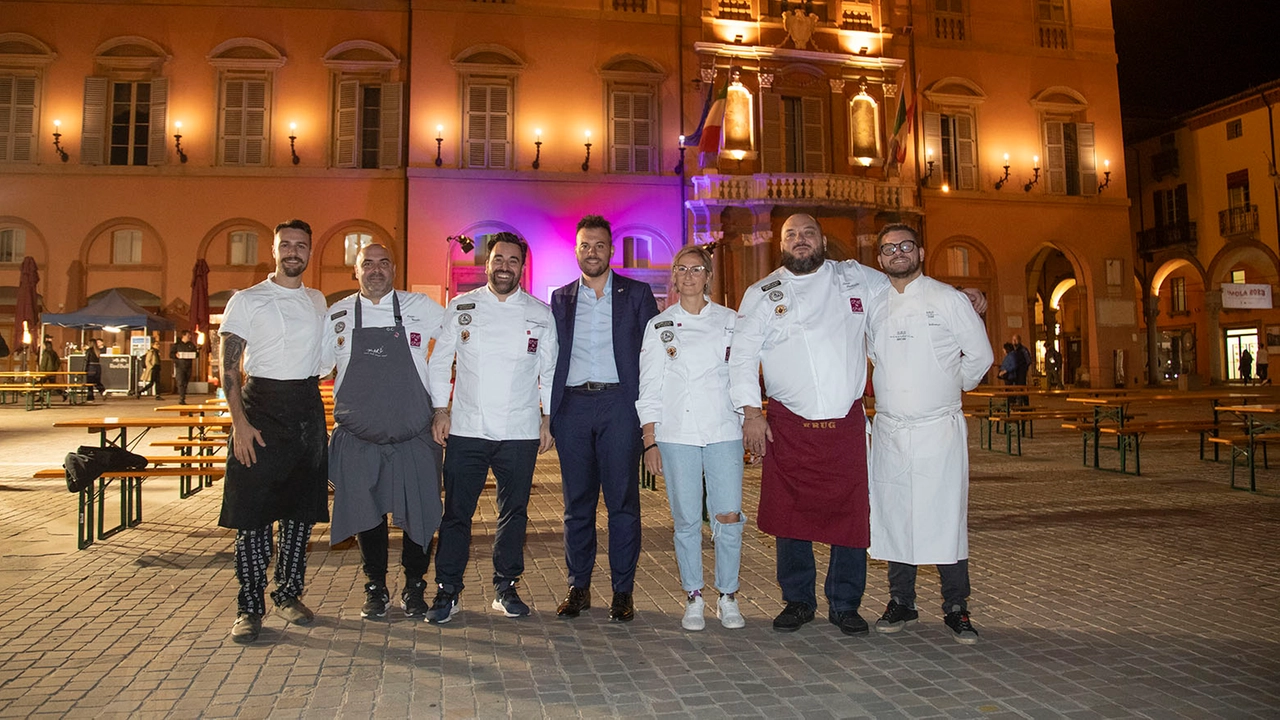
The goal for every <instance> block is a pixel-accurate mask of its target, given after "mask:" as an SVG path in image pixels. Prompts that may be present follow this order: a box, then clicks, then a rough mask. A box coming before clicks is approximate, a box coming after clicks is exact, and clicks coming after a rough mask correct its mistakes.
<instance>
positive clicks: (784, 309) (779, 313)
mask: <svg viewBox="0 0 1280 720" xmlns="http://www.w3.org/2000/svg"><path fill="white" fill-rule="evenodd" d="M773 314H774V315H777V316H778V317H782V316H783V315H786V314H787V306H786V305H779V306H778V307H776V308H774V309H773Z"/></svg>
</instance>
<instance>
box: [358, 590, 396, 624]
mask: <svg viewBox="0 0 1280 720" xmlns="http://www.w3.org/2000/svg"><path fill="white" fill-rule="evenodd" d="M364 596H365V601H364V607H362V608H360V617H362V618H371V617H384V616H386V614H387V603H389V602H391V596H390V595H388V594H387V586H385V585H379V584H377V583H369V584H368V585H365V586H364Z"/></svg>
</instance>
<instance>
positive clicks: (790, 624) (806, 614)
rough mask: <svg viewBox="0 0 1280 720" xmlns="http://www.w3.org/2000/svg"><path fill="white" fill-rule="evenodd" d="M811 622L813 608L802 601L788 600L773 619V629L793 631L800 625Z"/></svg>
mask: <svg viewBox="0 0 1280 720" xmlns="http://www.w3.org/2000/svg"><path fill="white" fill-rule="evenodd" d="M808 622H813V608H811V607H809V606H808V605H805V604H804V603H802V602H789V603H787V606H786V607H784V608H782V612H781V613H778V617H776V618H774V619H773V629H774V630H777V631H778V632H795V631H796V630H799V629H800V626H801V625H804V624H805V623H808Z"/></svg>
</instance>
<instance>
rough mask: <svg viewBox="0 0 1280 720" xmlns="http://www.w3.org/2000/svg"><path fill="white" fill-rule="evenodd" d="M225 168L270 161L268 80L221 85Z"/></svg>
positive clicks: (235, 80) (227, 81) (228, 81)
mask: <svg viewBox="0 0 1280 720" xmlns="http://www.w3.org/2000/svg"><path fill="white" fill-rule="evenodd" d="M221 114H222V137H221V139H220V146H221V150H220V152H221V158H222V164H223V165H265V164H266V162H267V81H266V80H265V79H251V78H227V79H225V80H224V81H223V84H222V113H221Z"/></svg>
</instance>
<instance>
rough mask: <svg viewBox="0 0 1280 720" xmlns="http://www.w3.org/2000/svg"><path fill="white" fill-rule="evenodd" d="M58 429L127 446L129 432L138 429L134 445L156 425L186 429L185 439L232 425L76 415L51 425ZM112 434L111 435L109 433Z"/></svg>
mask: <svg viewBox="0 0 1280 720" xmlns="http://www.w3.org/2000/svg"><path fill="white" fill-rule="evenodd" d="M53 426H54V427H59V428H84V429H86V430H88V431H89V432H90V433H95V432H96V433H98V436H99V444H100V445H101V446H103V447H106V446H108V445H115V446H117V447H122V448H125V449H129V448H130V447H131V445H130V444H129V431H130V430H141V431H142V432H141V433H139V434H138V436H137V437H135V438H134V439H133V444H135V445H136V444H137V443H138V441H140V440H141V439H142V438H143V437H144V436H145V435H146V434H147V432H149V431H150V430H153V429H155V428H178V429H180V430H181V429H185V430H186V431H187V439H188V440H203V439H205V436H206V435H208V433H209V431H210V430H219V431H226V430H228V429H230V427H231V418H229V417H207V416H205V417H164V416H155V415H153V416H150V417H104V418H77V419H75V420H61V421H59V422H56V423H54V424H53ZM111 433H115V435H114V437H111V436H110V434H111Z"/></svg>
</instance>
